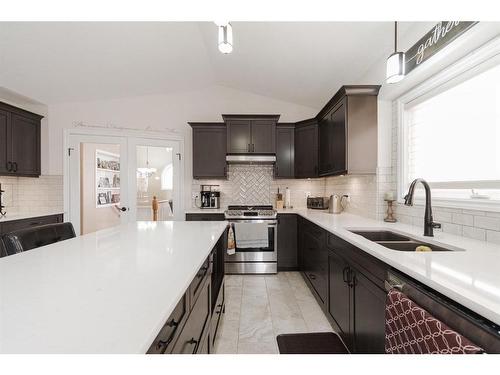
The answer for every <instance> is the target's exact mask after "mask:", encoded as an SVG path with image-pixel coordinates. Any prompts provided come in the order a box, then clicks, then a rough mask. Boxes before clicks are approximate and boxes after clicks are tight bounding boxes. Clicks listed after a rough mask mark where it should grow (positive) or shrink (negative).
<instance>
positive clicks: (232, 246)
mask: <svg viewBox="0 0 500 375" xmlns="http://www.w3.org/2000/svg"><path fill="white" fill-rule="evenodd" d="M226 251H227V254H228V255H234V254H235V253H236V243H235V242H234V230H233V225H232V224H229V229H228V232H227V250H226Z"/></svg>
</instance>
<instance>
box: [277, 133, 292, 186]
mask: <svg viewBox="0 0 500 375" xmlns="http://www.w3.org/2000/svg"><path fill="white" fill-rule="evenodd" d="M294 177H295V125H294V124H291V125H284V124H280V125H279V126H278V127H277V128H276V164H275V165H274V178H294Z"/></svg>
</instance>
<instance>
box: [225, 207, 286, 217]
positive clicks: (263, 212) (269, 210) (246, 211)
mask: <svg viewBox="0 0 500 375" xmlns="http://www.w3.org/2000/svg"><path fill="white" fill-rule="evenodd" d="M224 214H225V216H226V219H253V220H258V219H275V218H276V215H277V212H276V210H274V209H273V206H271V205H255V206H250V205H246V206H242V205H240V206H236V205H233V206H228V208H227V210H226V211H225V213H224Z"/></svg>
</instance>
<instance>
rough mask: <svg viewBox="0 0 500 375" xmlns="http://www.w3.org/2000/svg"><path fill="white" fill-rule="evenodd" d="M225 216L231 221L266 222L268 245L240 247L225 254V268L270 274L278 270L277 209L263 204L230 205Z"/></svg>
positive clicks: (245, 272)
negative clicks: (230, 253)
mask: <svg viewBox="0 0 500 375" xmlns="http://www.w3.org/2000/svg"><path fill="white" fill-rule="evenodd" d="M224 216H225V218H226V220H227V221H229V222H230V223H255V224H256V223H266V224H267V231H268V244H269V245H268V246H267V247H256V248H241V249H240V248H238V238H236V253H235V254H233V255H228V254H227V253H226V255H225V268H226V273H228V274H263V273H264V274H269V273H276V272H278V265H277V259H278V257H277V241H278V228H277V226H278V221H277V211H276V210H274V209H273V206H270V205H261V206H229V207H228V209H227V210H226V211H225V213H224Z"/></svg>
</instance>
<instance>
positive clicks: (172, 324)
mask: <svg viewBox="0 0 500 375" xmlns="http://www.w3.org/2000/svg"><path fill="white" fill-rule="evenodd" d="M187 308H188V304H187V296H186V295H185V294H184V296H183V297H182V299H181V300H180V301H179V303H178V304H177V306H176V307H175V309H174V312H173V313H172V314H171V315H170V317H169V318H168V320H167V322H166V323H165V325H164V326H163V328H162V329H161V331H160V333H159V334H158V336H156V339H155V341H153V344H151V347H150V348H149V350H148V354H162V353H165V352H168V351H169V349H171V348H172V343H173V342H174V341H175V338H176V337H177V336H178V335H179V333H180V331H181V330H182V325H183V324H184V322H185V320H186V317H187Z"/></svg>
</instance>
